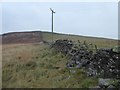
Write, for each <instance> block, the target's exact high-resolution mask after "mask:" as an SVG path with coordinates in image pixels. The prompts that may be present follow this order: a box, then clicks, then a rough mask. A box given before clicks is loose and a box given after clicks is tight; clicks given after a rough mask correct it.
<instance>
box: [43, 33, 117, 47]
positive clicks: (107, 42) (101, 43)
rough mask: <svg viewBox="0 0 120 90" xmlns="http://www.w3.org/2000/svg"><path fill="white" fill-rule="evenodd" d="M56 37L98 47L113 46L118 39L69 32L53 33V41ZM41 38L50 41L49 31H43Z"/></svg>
mask: <svg viewBox="0 0 120 90" xmlns="http://www.w3.org/2000/svg"><path fill="white" fill-rule="evenodd" d="M57 39H69V40H73V41H75V42H77V41H78V40H79V41H81V42H84V41H86V42H87V43H92V44H94V45H97V46H98V48H100V47H103V48H104V47H107V48H110V47H114V46H117V45H118V40H114V39H107V38H97V37H86V36H78V35H69V34H58V33H54V34H53V41H55V40H57ZM43 40H45V41H48V42H51V41H52V35H51V33H49V32H43Z"/></svg>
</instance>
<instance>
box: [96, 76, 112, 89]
mask: <svg viewBox="0 0 120 90" xmlns="http://www.w3.org/2000/svg"><path fill="white" fill-rule="evenodd" d="M98 83H99V86H100V87H101V88H107V87H108V86H109V84H110V79H103V78H99V82H98Z"/></svg>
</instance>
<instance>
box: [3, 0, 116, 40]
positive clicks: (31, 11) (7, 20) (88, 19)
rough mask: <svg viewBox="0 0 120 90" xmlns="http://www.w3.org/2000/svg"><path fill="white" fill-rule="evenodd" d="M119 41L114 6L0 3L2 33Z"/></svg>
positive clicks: (113, 3)
mask: <svg viewBox="0 0 120 90" xmlns="http://www.w3.org/2000/svg"><path fill="white" fill-rule="evenodd" d="M49 8H53V9H54V10H55V11H56V13H55V14H54V32H58V33H66V34H75V35H83V36H93V37H104V38H112V39H117V38H118V5H117V3H116V2H32V3H31V2H6V3H2V32H1V33H7V32H21V31H36V30H37V31H49V32H51V11H50V9H49Z"/></svg>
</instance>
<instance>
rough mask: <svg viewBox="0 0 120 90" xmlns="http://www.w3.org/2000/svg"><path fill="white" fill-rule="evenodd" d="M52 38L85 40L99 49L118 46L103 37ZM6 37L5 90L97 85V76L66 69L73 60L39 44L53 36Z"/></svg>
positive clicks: (15, 34) (3, 55)
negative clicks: (9, 89)
mask: <svg viewBox="0 0 120 90" xmlns="http://www.w3.org/2000/svg"><path fill="white" fill-rule="evenodd" d="M38 34H39V35H38ZM19 35H20V36H19ZM53 36H54V41H55V40H57V39H70V40H73V41H74V42H76V41H77V40H79V41H81V42H83V41H86V42H87V43H93V44H96V45H97V46H98V47H100V48H103V47H106V48H109V47H115V46H116V45H117V44H118V42H117V40H112V39H104V38H94V37H84V36H76V35H66V34H58V33H54V35H53ZM3 37H4V38H5V39H2V40H4V41H3V42H4V43H3V45H2V87H3V88H88V87H95V86H97V85H98V77H87V76H86V74H85V73H84V70H83V69H77V68H76V69H74V70H72V69H71V70H69V69H68V68H66V63H67V61H68V60H69V59H70V58H69V57H68V56H65V55H64V54H62V53H60V52H55V51H54V50H53V49H52V48H50V46H49V44H46V43H39V42H41V41H46V42H51V41H52V40H51V33H49V32H27V33H26V32H24V33H23V32H22V33H8V34H4V35H3ZM39 38H40V39H39ZM7 39H9V40H7ZM74 71H75V73H74Z"/></svg>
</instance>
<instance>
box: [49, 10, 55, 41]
mask: <svg viewBox="0 0 120 90" xmlns="http://www.w3.org/2000/svg"><path fill="white" fill-rule="evenodd" d="M50 10H51V12H52V27H51V29H52V43H53V14H55V11H54V10H53V9H52V8H50Z"/></svg>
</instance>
